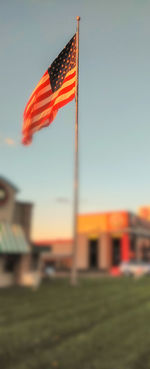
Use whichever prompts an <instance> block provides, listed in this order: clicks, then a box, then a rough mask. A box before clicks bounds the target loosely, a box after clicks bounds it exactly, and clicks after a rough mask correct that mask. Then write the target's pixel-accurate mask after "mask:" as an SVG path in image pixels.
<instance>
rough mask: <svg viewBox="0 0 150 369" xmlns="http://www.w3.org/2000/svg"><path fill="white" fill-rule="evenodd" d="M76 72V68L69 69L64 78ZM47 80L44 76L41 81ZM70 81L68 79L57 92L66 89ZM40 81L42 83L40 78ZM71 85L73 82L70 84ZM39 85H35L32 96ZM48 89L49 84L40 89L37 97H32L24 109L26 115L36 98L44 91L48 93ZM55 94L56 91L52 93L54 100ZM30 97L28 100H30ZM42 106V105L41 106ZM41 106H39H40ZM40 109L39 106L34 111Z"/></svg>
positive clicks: (47, 77)
mask: <svg viewBox="0 0 150 369" xmlns="http://www.w3.org/2000/svg"><path fill="white" fill-rule="evenodd" d="M75 71H76V67H74V68H73V69H71V71H69V72H68V73H67V74H66V76H65V79H66V78H67V77H69V76H70V75H71V74H73V73H74V72H75ZM75 77H76V76H74V77H72V79H74V78H75ZM47 79H49V76H45V77H43V81H44V82H45V81H46V80H47ZM72 79H70V80H69V81H66V82H65V83H64V84H63V85H62V87H61V88H60V89H59V91H61V90H62V88H64V87H67V86H68V85H69V84H71V81H72ZM41 81H42V78H41ZM43 81H42V83H43ZM72 83H73V82H72ZM40 84H41V82H39V84H38V85H37V87H36V88H35V90H34V91H33V93H32V95H33V94H34V92H35V91H36V89H37V88H38V87H39V85H40ZM49 87H50V84H48V85H47V86H46V87H43V88H42V89H40V91H39V92H38V94H37V95H34V96H33V99H32V100H31V101H30V103H29V104H27V107H26V108H25V111H26V113H27V112H28V110H29V108H30V106H31V105H32V104H34V102H35V101H36V98H37V97H39V96H40V95H42V94H43V93H45V92H46V91H48V90H49ZM55 94H56V95H57V91H56V93H54V94H53V98H55ZM32 95H31V97H32ZM31 97H30V98H31ZM30 98H29V100H30ZM37 104H40V103H37ZM42 105H43V104H42ZM42 105H41V106H42ZM39 107H40V105H39V106H38V105H37V106H35V109H34V110H36V109H38V108H39Z"/></svg>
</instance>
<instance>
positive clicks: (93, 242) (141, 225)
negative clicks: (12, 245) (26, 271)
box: [37, 211, 150, 272]
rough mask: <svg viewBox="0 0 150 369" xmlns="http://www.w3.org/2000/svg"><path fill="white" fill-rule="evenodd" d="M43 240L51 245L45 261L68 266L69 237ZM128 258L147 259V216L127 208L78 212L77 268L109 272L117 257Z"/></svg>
mask: <svg viewBox="0 0 150 369" xmlns="http://www.w3.org/2000/svg"><path fill="white" fill-rule="evenodd" d="M37 244H38V243H37ZM39 244H42V242H39ZM44 244H45V245H46V244H49V245H50V247H51V252H50V254H49V257H48V259H47V262H49V263H50V262H52V263H53V264H55V266H56V267H57V268H62V269H63V268H68V269H69V268H70V267H71V264H72V240H61V241H59V240H56V241H48V242H43V245H44ZM130 259H138V260H149V261H150V221H149V220H147V219H144V218H143V217H142V216H139V215H135V214H133V213H131V212H127V211H113V212H105V213H94V214H92V213H90V214H80V215H79V216H78V245H77V268H78V270H82V271H88V270H93V271H94V270H95V271H96V270H99V271H106V272H108V271H112V272H113V270H114V269H115V270H116V268H117V267H118V265H119V264H120V262H121V261H129V260H130Z"/></svg>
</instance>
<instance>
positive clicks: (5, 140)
mask: <svg viewBox="0 0 150 369" xmlns="http://www.w3.org/2000/svg"><path fill="white" fill-rule="evenodd" d="M0 146H9V147H16V146H17V141H16V140H14V139H13V138H11V137H3V136H2V135H0Z"/></svg>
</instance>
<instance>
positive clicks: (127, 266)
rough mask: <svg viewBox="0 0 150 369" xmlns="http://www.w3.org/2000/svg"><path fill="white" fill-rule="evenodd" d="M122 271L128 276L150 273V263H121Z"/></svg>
mask: <svg viewBox="0 0 150 369" xmlns="http://www.w3.org/2000/svg"><path fill="white" fill-rule="evenodd" d="M120 271H121V273H122V274H124V275H128V276H130V275H131V276H140V275H145V274H149V275H150V263H148V262H144V261H136V260H135V261H134V260H132V261H128V262H122V263H121V264H120Z"/></svg>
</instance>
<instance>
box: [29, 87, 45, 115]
mask: <svg viewBox="0 0 150 369" xmlns="http://www.w3.org/2000/svg"><path fill="white" fill-rule="evenodd" d="M47 91H50V85H49V84H48V85H47V86H45V87H43V88H42V89H41V90H40V91H39V92H38V93H37V95H34V96H33V99H32V100H31V101H30V104H28V106H27V108H26V114H27V112H28V110H29V108H30V107H32V105H34V103H35V102H36V99H37V97H39V96H41V95H43V94H44V93H45V92H47Z"/></svg>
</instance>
